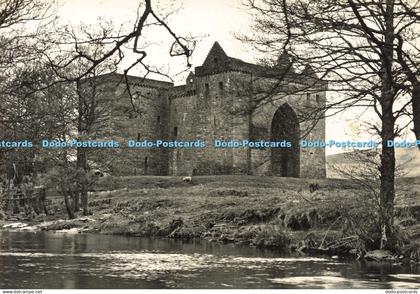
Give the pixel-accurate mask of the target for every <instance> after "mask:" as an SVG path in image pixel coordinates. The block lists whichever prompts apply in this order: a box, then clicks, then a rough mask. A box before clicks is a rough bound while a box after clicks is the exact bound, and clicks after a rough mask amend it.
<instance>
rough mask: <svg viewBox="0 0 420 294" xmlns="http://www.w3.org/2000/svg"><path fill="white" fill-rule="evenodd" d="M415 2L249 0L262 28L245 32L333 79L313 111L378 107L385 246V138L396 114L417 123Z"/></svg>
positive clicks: (389, 174)
mask: <svg viewBox="0 0 420 294" xmlns="http://www.w3.org/2000/svg"><path fill="white" fill-rule="evenodd" d="M418 3H419V2H418V1H417V2H416V3H408V2H407V1H404V0H386V1H373V2H372V1H364V0H327V1H322V2H321V1H307V0H296V1H288V0H261V1H256V0H255V1H254V0H250V1H248V6H249V7H250V8H251V11H253V12H254V13H255V15H256V22H255V26H254V29H255V30H256V32H257V34H255V35H254V36H247V37H246V38H244V39H245V41H248V42H252V43H253V44H254V45H255V47H256V48H257V49H259V50H261V51H263V52H264V53H271V54H273V53H276V54H280V53H281V52H285V51H287V52H288V54H289V55H290V56H291V59H292V62H293V64H294V66H295V67H297V68H299V67H300V68H304V67H305V66H310V67H311V70H310V71H307V72H308V73H311V74H308V75H307V81H308V82H309V83H311V82H310V81H311V79H310V78H311V75H312V74H313V73H315V74H316V75H317V76H318V77H319V78H320V79H321V80H322V81H324V82H328V86H329V90H330V91H331V93H333V94H334V96H335V97H333V99H331V101H328V102H327V103H326V104H325V105H321V106H320V105H318V106H316V107H314V108H313V109H312V111H308V112H307V113H308V114H309V115H310V116H312V117H313V118H316V116H317V115H319V114H322V117H325V116H327V115H334V114H337V113H340V112H343V111H346V110H348V109H355V108H361V109H371V110H373V111H374V112H375V113H376V114H377V116H378V118H379V121H380V123H379V124H378V125H375V124H372V129H373V130H374V131H375V133H376V135H377V136H378V137H379V139H380V142H381V143H382V149H381V152H382V153H381V157H380V158H381V163H380V167H379V171H380V194H379V195H380V207H381V211H380V223H381V226H382V227H383V232H384V238H385V239H386V240H388V241H387V242H386V243H383V247H384V248H392V247H393V245H394V244H393V243H394V241H395V239H394V238H393V234H394V229H393V207H394V198H395V152H394V148H393V147H391V146H390V145H388V144H387V143H388V142H390V141H393V140H394V139H395V138H397V137H398V136H399V135H400V134H401V131H402V129H403V127H401V126H399V125H398V124H396V122H397V120H399V119H401V118H402V117H404V116H412V115H414V117H415V118H414V122H415V131H416V128H417V126H416V125H417V123H416V118H417V114H418V112H417V111H418V105H417V104H416V103H417V102H418V97H417V95H418V94H416V93H417V92H418V80H417V79H418V73H419V49H418V48H417V47H416V42H418V39H419V33H420V31H419V30H418V24H419V23H418V17H417V15H418V10H419V4H418ZM261 32H264V34H261ZM304 72H305V71H302V73H304ZM314 83H315V82H314ZM411 105H412V106H413V109H410V106H411ZM327 110H328V112H326V111H327ZM327 113H328V114H327ZM416 135H417V136H418V132H417V131H416Z"/></svg>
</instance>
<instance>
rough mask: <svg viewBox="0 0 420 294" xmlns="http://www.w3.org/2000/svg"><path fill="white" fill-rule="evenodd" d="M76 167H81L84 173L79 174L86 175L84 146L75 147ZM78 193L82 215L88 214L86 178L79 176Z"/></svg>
mask: <svg viewBox="0 0 420 294" xmlns="http://www.w3.org/2000/svg"><path fill="white" fill-rule="evenodd" d="M77 169H82V170H83V171H84V172H85V173H84V174H83V175H81V176H83V177H86V176H87V170H88V166H87V156H86V149H85V148H77ZM78 180H79V183H78V187H79V195H80V200H81V205H82V210H83V215H88V193H87V189H86V179H82V178H80V177H79V179H78Z"/></svg>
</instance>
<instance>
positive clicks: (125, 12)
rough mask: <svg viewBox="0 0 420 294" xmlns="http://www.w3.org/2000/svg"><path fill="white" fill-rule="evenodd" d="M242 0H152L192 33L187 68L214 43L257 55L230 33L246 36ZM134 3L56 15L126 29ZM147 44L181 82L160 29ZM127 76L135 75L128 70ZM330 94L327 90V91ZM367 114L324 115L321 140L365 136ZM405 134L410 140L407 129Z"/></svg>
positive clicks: (77, 2)
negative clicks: (192, 45)
mask: <svg viewBox="0 0 420 294" xmlns="http://www.w3.org/2000/svg"><path fill="white" fill-rule="evenodd" d="M243 1H245V0H183V1H173V0H172V1H171V0H160V1H156V0H154V1H153V3H154V4H153V5H155V7H157V8H158V10H157V11H159V13H162V14H164V13H165V11H174V10H176V11H177V12H176V13H175V14H173V15H171V18H170V19H169V25H170V26H171V28H172V29H173V30H174V31H175V32H176V33H178V34H179V35H181V36H182V35H192V36H195V37H198V43H197V47H196V50H195V51H194V54H193V56H192V59H191V62H192V64H193V68H194V67H195V66H199V65H201V64H202V62H203V61H204V59H205V57H206V55H207V53H208V51H209V50H210V48H211V46H212V44H213V43H214V42H215V41H218V42H219V43H220V44H221V46H222V47H223V48H224V50H225V52H226V53H227V54H228V55H229V56H232V57H236V58H240V59H242V60H245V61H248V62H256V60H257V54H256V52H254V51H253V50H252V48H251V47H250V46H247V45H246V44H244V43H242V42H241V41H239V40H237V38H236V37H235V34H249V33H250V27H251V24H252V18H251V17H250V15H249V13H248V11H247V9H246V7H245V6H244V5H243ZM138 3H139V2H138V1H136V0H61V6H60V8H59V15H60V16H61V21H62V22H63V23H64V24H72V25H78V24H79V23H84V24H93V25H94V24H96V23H97V22H98V18H101V19H105V20H112V22H113V23H114V25H115V26H116V27H119V26H120V25H123V26H128V28H130V27H132V23H133V21H134V20H135V19H136V10H137V5H138ZM146 37H147V39H148V40H150V42H151V45H150V47H149V49H148V61H149V63H150V64H157V65H159V66H160V68H162V69H163V70H164V71H166V70H167V71H168V73H170V74H171V75H173V76H174V80H175V82H176V83H182V81H183V80H184V79H185V74H184V75H179V76H176V75H175V74H176V73H178V72H180V71H182V70H183V69H185V60H184V59H182V58H170V56H169V54H168V45H169V44H168V43H167V42H166V40H168V35H167V34H166V33H165V32H164V31H163V30H162V29H152V30H149V31H147V32H146ZM133 60H134V56H128V58H127V61H126V64H125V65H129V64H130V63H131V62H132V61H133ZM131 74H135V72H132V73H131ZM329 95H333V93H328V94H327V98H328V97H329ZM374 120H375V116H374V115H372V114H371V113H361V112H357V111H355V110H350V111H347V112H346V113H344V114H340V115H337V116H334V117H332V118H328V119H327V120H326V124H327V126H326V132H327V133H326V139H327V140H330V139H333V140H337V141H344V140H370V139H372V137H371V135H370V134H368V132H366V130H365V129H364V128H365V123H364V122H365V121H370V122H372V121H374ZM407 134H408V138H409V139H412V138H413V137H412V135H411V133H410V132H407ZM326 152H327V154H334V153H339V152H343V150H342V149H332V148H327V150H326Z"/></svg>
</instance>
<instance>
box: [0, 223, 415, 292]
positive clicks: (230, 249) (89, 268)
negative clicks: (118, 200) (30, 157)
mask: <svg viewBox="0 0 420 294" xmlns="http://www.w3.org/2000/svg"><path fill="white" fill-rule="evenodd" d="M419 287H420V266H419V265H411V266H401V265H392V264H377V263H364V262H358V261H350V260H347V261H346V260H340V259H331V258H329V257H307V256H299V255H296V256H291V255H288V256H284V255H282V254H280V253H278V252H276V251H274V250H261V249H257V248H252V247H247V246H237V245H236V246H235V245H222V244H216V243H209V242H185V241H179V240H163V239H151V238H135V237H123V236H106V235H94V234H66V233H52V232H6V231H3V232H1V231H0V288H41V289H49V288H54V289H57V288H58V289H60V288H419Z"/></svg>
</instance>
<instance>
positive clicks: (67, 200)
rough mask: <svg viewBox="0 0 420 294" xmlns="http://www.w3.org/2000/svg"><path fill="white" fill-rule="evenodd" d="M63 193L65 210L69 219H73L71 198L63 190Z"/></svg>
mask: <svg viewBox="0 0 420 294" xmlns="http://www.w3.org/2000/svg"><path fill="white" fill-rule="evenodd" d="M63 194H64V203H65V204H66V210H67V214H68V216H69V219H74V218H75V217H76V216H75V214H74V210H73V205H72V203H71V202H72V200H71V199H70V198H69V194H67V193H65V192H64V193H63Z"/></svg>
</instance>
